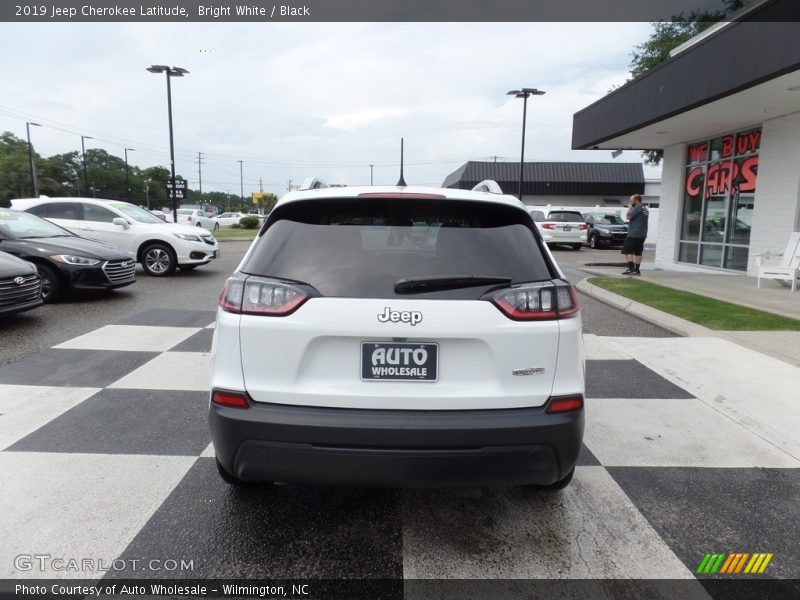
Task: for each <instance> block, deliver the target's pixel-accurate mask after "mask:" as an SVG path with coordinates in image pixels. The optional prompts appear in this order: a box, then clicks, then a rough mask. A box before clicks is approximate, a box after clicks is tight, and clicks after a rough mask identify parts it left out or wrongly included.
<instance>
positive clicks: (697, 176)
mask: <svg viewBox="0 0 800 600" xmlns="http://www.w3.org/2000/svg"><path fill="white" fill-rule="evenodd" d="M702 178H703V167H695V168H694V169H692V170H691V171H689V174H688V175H687V176H686V193H687V194H688V195H689V196H691V197H695V196H699V195H700V186H701V185H703V183H702Z"/></svg>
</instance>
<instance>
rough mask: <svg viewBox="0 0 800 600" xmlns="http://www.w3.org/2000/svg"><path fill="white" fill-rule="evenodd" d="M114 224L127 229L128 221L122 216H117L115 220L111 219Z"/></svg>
mask: <svg viewBox="0 0 800 600" xmlns="http://www.w3.org/2000/svg"><path fill="white" fill-rule="evenodd" d="M111 222H112V223H113V224H114V225H119V226H120V227H122V228H124V229H127V228H128V222H127V221H126V220H125V219H123V218H122V217H116V218H115V219H114V220H113V221H111Z"/></svg>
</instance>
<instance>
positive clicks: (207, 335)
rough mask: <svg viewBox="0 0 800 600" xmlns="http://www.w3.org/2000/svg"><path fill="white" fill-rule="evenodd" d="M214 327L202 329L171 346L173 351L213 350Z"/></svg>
mask: <svg viewBox="0 0 800 600" xmlns="http://www.w3.org/2000/svg"><path fill="white" fill-rule="evenodd" d="M213 337H214V330H213V329H201V330H200V331H198V332H197V333H195V334H193V335H191V336H190V337H188V338H186V339H185V340H183V341H182V342H181V343H179V344H177V345H176V346H173V347H172V348H170V351H171V352H211V340H212V339H213Z"/></svg>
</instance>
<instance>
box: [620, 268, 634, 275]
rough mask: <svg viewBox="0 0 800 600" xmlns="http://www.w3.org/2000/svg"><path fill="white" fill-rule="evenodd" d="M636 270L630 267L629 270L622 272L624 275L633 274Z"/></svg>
mask: <svg viewBox="0 0 800 600" xmlns="http://www.w3.org/2000/svg"><path fill="white" fill-rule="evenodd" d="M635 272H636V271H634V270H633V269H628V270H627V271H623V272H622V274H623V275H633V274H634V273H635Z"/></svg>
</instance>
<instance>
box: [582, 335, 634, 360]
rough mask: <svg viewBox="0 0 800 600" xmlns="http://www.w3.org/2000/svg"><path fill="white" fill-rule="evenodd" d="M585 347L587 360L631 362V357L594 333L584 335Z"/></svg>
mask: <svg viewBox="0 0 800 600" xmlns="http://www.w3.org/2000/svg"><path fill="white" fill-rule="evenodd" d="M583 346H584V351H585V352H586V360H631V357H630V356H628V355H627V354H625V353H624V352H622V351H620V350H619V349H617V348H616V347H615V346H612V345H611V344H608V343H606V342H605V341H604V339H603V338H601V337H599V336H597V335H595V334H593V333H584V334H583Z"/></svg>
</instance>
